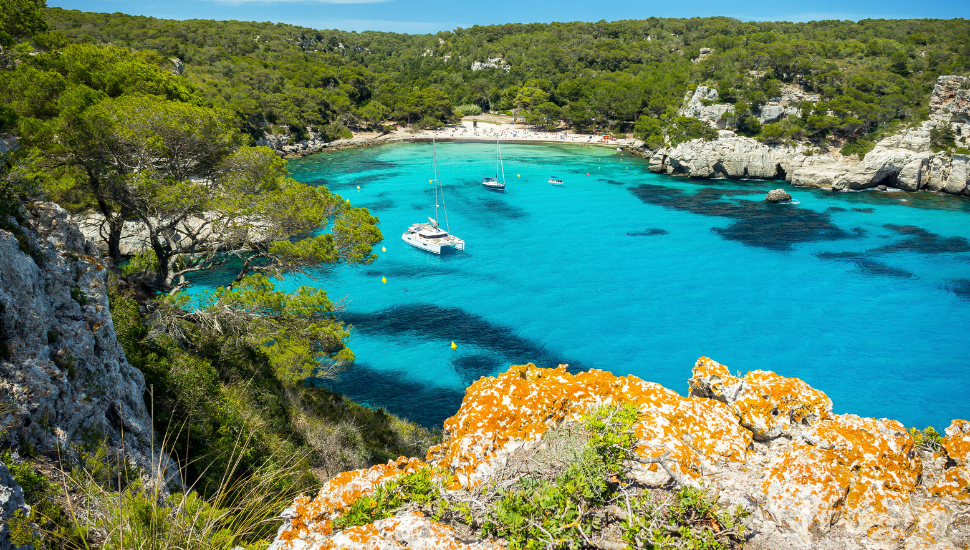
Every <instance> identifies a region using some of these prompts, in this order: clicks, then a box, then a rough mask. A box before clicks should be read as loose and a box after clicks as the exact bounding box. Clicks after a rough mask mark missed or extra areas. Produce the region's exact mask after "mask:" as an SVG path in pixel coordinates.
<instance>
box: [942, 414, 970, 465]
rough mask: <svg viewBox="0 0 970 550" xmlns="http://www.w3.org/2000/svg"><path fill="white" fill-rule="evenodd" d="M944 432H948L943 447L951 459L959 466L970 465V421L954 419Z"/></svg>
mask: <svg viewBox="0 0 970 550" xmlns="http://www.w3.org/2000/svg"><path fill="white" fill-rule="evenodd" d="M943 432H944V433H945V434H946V438H945V439H943V448H944V449H946V454H947V456H948V457H950V460H952V461H954V462H956V464H957V466H970V464H968V463H970V422H967V421H966V420H960V419H957V420H954V421H953V422H951V423H950V426H949V427H948V428H947V429H945V430H943Z"/></svg>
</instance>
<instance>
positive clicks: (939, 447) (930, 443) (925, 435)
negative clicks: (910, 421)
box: [909, 426, 946, 453]
mask: <svg viewBox="0 0 970 550" xmlns="http://www.w3.org/2000/svg"><path fill="white" fill-rule="evenodd" d="M909 435H911V436H912V437H913V445H914V446H915V447H916V448H917V449H919V450H921V451H928V452H931V453H932V452H937V453H946V450H945V449H944V448H943V434H941V433H940V432H938V431H936V429H935V428H933V427H932V426H927V427H926V428H925V429H922V430H918V429H916V428H910V429H909Z"/></svg>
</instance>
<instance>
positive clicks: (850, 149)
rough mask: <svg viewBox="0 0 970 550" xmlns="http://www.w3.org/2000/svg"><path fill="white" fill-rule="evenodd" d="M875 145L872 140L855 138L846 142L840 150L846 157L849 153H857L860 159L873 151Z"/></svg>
mask: <svg viewBox="0 0 970 550" xmlns="http://www.w3.org/2000/svg"><path fill="white" fill-rule="evenodd" d="M875 146H876V144H875V143H873V142H871V141H868V140H865V139H854V140H851V141H848V142H846V144H845V145H843V146H842V149H840V150H839V152H840V153H842V155H843V156H846V157H847V156H849V155H857V156H858V157H859V160H862V158H864V157H865V156H866V153H868V152H869V151H872V149H873V147H875Z"/></svg>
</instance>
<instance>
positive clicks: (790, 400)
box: [689, 357, 832, 440]
mask: <svg viewBox="0 0 970 550" xmlns="http://www.w3.org/2000/svg"><path fill="white" fill-rule="evenodd" d="M693 373H694V376H693V377H692V378H691V379H690V381H689V385H690V394H691V395H693V396H697V397H708V398H711V399H716V400H718V401H720V402H722V403H725V404H727V405H728V406H730V407H731V410H732V411H734V414H735V415H736V416H737V417H738V419H739V420H740V422H741V425H742V426H744V427H745V428H748V429H749V430H751V432H752V434H753V436H754V438H755V439H758V440H767V439H773V438H775V437H778V436H780V435H792V433H794V432H795V431H798V430H799V429H803V428H805V427H808V426H810V425H812V424H815V423H816V422H818V421H820V420H824V419H826V418H830V417H831V416H832V400H831V399H829V397H828V396H827V395H825V393H823V392H821V391H819V390H816V389H814V388H812V387H811V386H809V385H808V384H806V383H805V382H803V381H802V380H799V379H798V378H786V377H784V376H779V375H777V374H775V373H773V372H771V371H762V370H756V371H749V372H748V373H747V374H745V375H744V377H743V378H738V377H736V376H732V375H731V371H730V370H728V368H727V367H725V366H724V365H722V364H720V363H718V362H717V361H714V360H712V359H710V358H708V357H701V358H700V359H698V360H697V363H696V364H695V365H694V370H693Z"/></svg>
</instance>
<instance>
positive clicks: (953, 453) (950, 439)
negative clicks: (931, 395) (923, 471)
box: [929, 419, 970, 502]
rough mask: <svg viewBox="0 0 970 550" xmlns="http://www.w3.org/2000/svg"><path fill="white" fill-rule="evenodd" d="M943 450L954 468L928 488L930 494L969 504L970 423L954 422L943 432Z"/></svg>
mask: <svg viewBox="0 0 970 550" xmlns="http://www.w3.org/2000/svg"><path fill="white" fill-rule="evenodd" d="M944 432H945V433H946V437H945V438H943V448H944V449H945V450H946V455H947V458H949V460H950V461H951V464H953V465H954V467H952V468H949V469H948V470H947V471H946V473H945V474H944V476H943V479H941V480H939V481H937V482H936V483H934V484H933V485H932V486H930V487H929V491H930V493H933V494H934V495H937V496H940V497H944V496H946V497H953V498H955V499H957V500H961V501H964V502H970V422H967V421H966V420H959V419H957V420H954V421H953V422H951V423H950V426H949V427H948V428H947V429H946V430H944Z"/></svg>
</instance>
